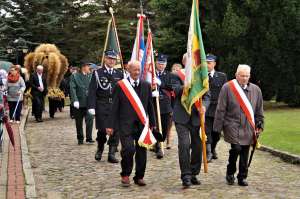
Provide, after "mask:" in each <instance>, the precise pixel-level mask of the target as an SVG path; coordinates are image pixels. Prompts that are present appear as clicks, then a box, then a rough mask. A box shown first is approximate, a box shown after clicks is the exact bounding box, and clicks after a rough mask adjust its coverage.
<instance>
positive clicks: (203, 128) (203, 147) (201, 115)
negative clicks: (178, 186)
mask: <svg viewBox="0 0 300 199" xmlns="http://www.w3.org/2000/svg"><path fill="white" fill-rule="evenodd" d="M199 102H200V103H199V107H198V109H199V110H198V111H199V113H200V127H201V142H202V155H203V165H204V173H207V172H208V165H207V157H206V134H205V113H203V112H202V111H201V109H202V105H203V102H202V98H201V99H199Z"/></svg>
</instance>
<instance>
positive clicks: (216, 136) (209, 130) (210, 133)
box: [205, 117, 220, 151]
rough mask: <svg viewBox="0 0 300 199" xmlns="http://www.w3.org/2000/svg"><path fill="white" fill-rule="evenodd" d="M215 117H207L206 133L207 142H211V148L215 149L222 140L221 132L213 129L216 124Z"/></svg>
mask: <svg viewBox="0 0 300 199" xmlns="http://www.w3.org/2000/svg"><path fill="white" fill-rule="evenodd" d="M214 119H215V118H213V117H205V133H206V136H207V143H208V144H211V150H212V151H214V150H215V148H216V146H217V143H218V142H219V140H220V132H216V131H214V130H213V126H214Z"/></svg>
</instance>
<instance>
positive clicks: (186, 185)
mask: <svg viewBox="0 0 300 199" xmlns="http://www.w3.org/2000/svg"><path fill="white" fill-rule="evenodd" d="M182 186H183V188H184V189H187V188H189V187H190V186H192V182H191V179H184V180H182Z"/></svg>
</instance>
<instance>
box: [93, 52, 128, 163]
mask: <svg viewBox="0 0 300 199" xmlns="http://www.w3.org/2000/svg"><path fill="white" fill-rule="evenodd" d="M116 60H117V53H116V52H115V51H114V50H107V51H105V58H104V66H102V67H101V68H99V69H98V70H96V71H95V72H94V73H93V75H92V79H91V83H90V86H89V94H88V111H89V113H90V114H92V115H95V116H96V128H97V129H98V132H97V138H96V140H97V143H98V146H97V151H96V154H95V159H96V160H97V161H100V160H101V158H102V153H103V150H104V144H105V143H106V141H107V139H106V131H105V128H107V125H108V117H109V115H110V113H111V108H112V91H113V89H114V87H115V85H116V82H117V81H119V80H121V79H123V73H122V72H121V71H120V70H117V69H114V66H115V64H116ZM118 144H119V137H118V132H117V131H116V132H115V133H114V134H113V135H112V136H110V137H109V140H108V145H109V152H108V162H110V163H118V162H119V161H118V160H117V159H116V157H115V153H116V151H117V147H118Z"/></svg>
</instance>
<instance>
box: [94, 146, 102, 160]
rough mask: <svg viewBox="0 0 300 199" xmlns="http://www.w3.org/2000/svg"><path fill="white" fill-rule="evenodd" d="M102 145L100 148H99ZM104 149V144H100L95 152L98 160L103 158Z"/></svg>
mask: <svg viewBox="0 0 300 199" xmlns="http://www.w3.org/2000/svg"><path fill="white" fill-rule="evenodd" d="M99 147H100V148H99ZM103 150H104V146H98V149H97V151H96V153H95V160H97V161H100V160H101V158H102V153H103Z"/></svg>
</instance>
